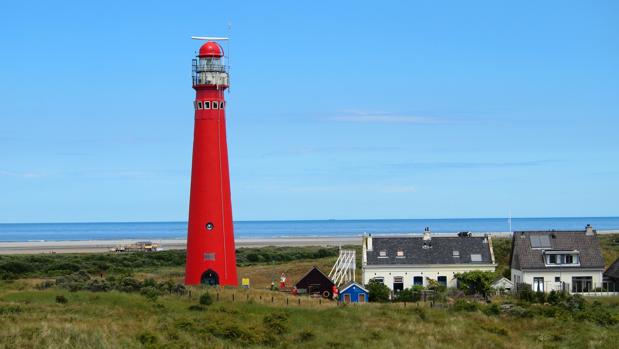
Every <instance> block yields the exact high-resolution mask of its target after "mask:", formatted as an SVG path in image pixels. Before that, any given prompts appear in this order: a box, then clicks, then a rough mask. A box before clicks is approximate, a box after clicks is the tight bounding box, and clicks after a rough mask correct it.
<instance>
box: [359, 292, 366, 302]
mask: <svg viewBox="0 0 619 349" xmlns="http://www.w3.org/2000/svg"><path fill="white" fill-rule="evenodd" d="M359 303H365V293H359Z"/></svg>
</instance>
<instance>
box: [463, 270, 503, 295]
mask: <svg viewBox="0 0 619 349" xmlns="http://www.w3.org/2000/svg"><path fill="white" fill-rule="evenodd" d="M455 277H456V278H457V279H458V281H459V282H460V289H462V290H464V291H465V292H466V293H467V294H481V295H482V296H483V297H484V298H486V299H487V298H488V294H489V293H490V291H491V289H492V282H493V281H494V279H495V274H494V273H493V272H490V271H481V270H473V271H467V272H466V273H458V274H456V275H455Z"/></svg>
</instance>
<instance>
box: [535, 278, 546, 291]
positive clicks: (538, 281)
mask: <svg viewBox="0 0 619 349" xmlns="http://www.w3.org/2000/svg"><path fill="white" fill-rule="evenodd" d="M533 291H535V292H544V278H533Z"/></svg>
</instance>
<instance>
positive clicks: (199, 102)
mask: <svg viewBox="0 0 619 349" xmlns="http://www.w3.org/2000/svg"><path fill="white" fill-rule="evenodd" d="M200 109H202V101H198V110H200Z"/></svg>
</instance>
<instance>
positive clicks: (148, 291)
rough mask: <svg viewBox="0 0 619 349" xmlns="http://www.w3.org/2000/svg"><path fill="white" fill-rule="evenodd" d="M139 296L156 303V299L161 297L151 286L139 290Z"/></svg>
mask: <svg viewBox="0 0 619 349" xmlns="http://www.w3.org/2000/svg"><path fill="white" fill-rule="evenodd" d="M140 294H141V295H142V296H144V297H146V298H148V299H149V300H151V301H153V302H154V301H156V300H157V298H158V297H159V296H160V295H161V294H160V293H159V290H158V289H156V288H154V287H152V286H146V287H143V288H142V289H141V290H140Z"/></svg>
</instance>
